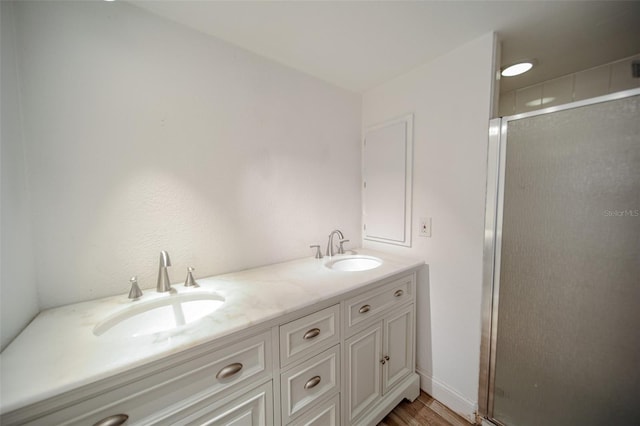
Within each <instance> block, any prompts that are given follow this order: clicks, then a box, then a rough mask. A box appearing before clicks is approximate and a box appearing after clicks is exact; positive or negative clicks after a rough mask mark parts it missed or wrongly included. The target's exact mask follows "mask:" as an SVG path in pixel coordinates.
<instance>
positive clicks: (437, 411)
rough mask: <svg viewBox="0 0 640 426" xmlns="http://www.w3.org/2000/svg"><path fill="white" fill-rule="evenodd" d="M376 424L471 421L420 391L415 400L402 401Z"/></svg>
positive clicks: (443, 425)
mask: <svg viewBox="0 0 640 426" xmlns="http://www.w3.org/2000/svg"><path fill="white" fill-rule="evenodd" d="M378 426H471V423H469V422H468V421H466V420H465V419H464V418H462V417H460V416H459V415H457V414H456V413H454V412H453V411H451V410H450V409H448V408H447V407H445V406H444V405H442V404H441V403H440V402H438V401H436V400H435V399H433V398H432V397H431V396H429V395H427V394H426V393H424V392H422V391H421V392H420V396H419V397H418V398H417V399H416V400H415V401H413V402H408V401H407V400H404V401H402V402H401V403H400V404H399V405H398V406H397V407H396V408H394V409H393V411H392V412H390V413H389V415H388V416H387V417H385V418H384V419H382V421H381V422H380V423H378Z"/></svg>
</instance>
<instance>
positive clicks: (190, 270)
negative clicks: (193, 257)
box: [184, 266, 200, 287]
mask: <svg viewBox="0 0 640 426" xmlns="http://www.w3.org/2000/svg"><path fill="white" fill-rule="evenodd" d="M195 270H196V268H194V267H193V266H189V267H188V268H187V278H186V279H185V280H184V286H185V287H200V286H199V285H198V283H197V282H196V280H195V279H194V278H193V271H195Z"/></svg>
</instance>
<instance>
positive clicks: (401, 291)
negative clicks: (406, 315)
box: [393, 290, 404, 297]
mask: <svg viewBox="0 0 640 426" xmlns="http://www.w3.org/2000/svg"><path fill="white" fill-rule="evenodd" d="M403 294H404V291H403V290H396V292H395V293H393V295H394V296H395V297H400V296H402V295H403Z"/></svg>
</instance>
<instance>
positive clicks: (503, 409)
mask: <svg viewBox="0 0 640 426" xmlns="http://www.w3.org/2000/svg"><path fill="white" fill-rule="evenodd" d="M504 191H505V197H504V210H503V212H504V216H503V226H502V251H501V253H500V255H501V268H500V290H499V314H498V334H497V349H496V368H495V392H494V411H493V417H494V418H495V419H497V420H499V421H500V422H502V423H504V424H506V425H513V426H515V425H518V426H528V425H531V426H539V425H545V426H550V425H562V426H566V425H580V426H585V425H599V426H600V425H616V426H619V425H638V424H640V97H639V96H635V97H632V98H627V99H622V100H617V101H611V102H606V103H600V104H596V105H591V106H586V107H581V108H575V109H571V110H566V111H560V112H556V113H552V114H545V115H540V116H536V117H531V118H526V119H521V120H517V121H511V122H509V124H508V132H507V145H506V172H505V187H504Z"/></svg>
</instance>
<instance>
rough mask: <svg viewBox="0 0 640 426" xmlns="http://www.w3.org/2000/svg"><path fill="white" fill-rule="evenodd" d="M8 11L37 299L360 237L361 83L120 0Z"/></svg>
mask: <svg viewBox="0 0 640 426" xmlns="http://www.w3.org/2000/svg"><path fill="white" fill-rule="evenodd" d="M15 9H16V22H17V35H18V41H19V52H20V55H21V57H20V73H21V80H22V95H23V107H24V111H25V126H24V127H25V140H26V144H27V163H28V166H29V167H28V169H29V171H30V175H29V183H30V192H31V194H32V204H33V232H34V235H35V238H34V242H35V243H34V246H35V259H36V268H35V271H36V276H37V282H38V289H39V293H40V301H41V305H42V307H45V308H46V307H52V306H57V305H62V304H68V303H72V302H77V301H82V300H87V299H93V298H96V297H101V296H106V295H112V294H118V293H126V292H127V291H128V280H129V277H130V276H132V275H138V276H139V281H140V283H141V286H142V287H143V288H153V287H155V283H156V273H157V264H158V263H157V262H158V255H159V251H160V250H163V249H165V250H167V251H168V252H169V254H170V256H171V260H172V263H173V267H172V268H170V270H169V275H170V277H171V280H172V282H181V281H183V280H184V277H185V275H186V268H187V266H189V265H192V266H194V267H195V268H196V277H198V276H206V275H212V274H219V273H223V272H226V271H232V270H239V269H244V268H249V267H254V266H258V265H262V264H268V263H275V262H278V261H284V260H287V259H291V258H296V257H303V256H311V255H312V251H311V250H310V249H309V245H310V244H314V243H320V244H324V243H325V241H326V237H327V235H328V234H329V232H330V231H331V230H332V229H334V228H340V229H342V230H343V231H344V233H345V235H346V236H347V238H350V239H351V240H353V241H357V240H358V239H359V238H360V236H361V233H360V226H359V222H360V195H359V194H360V184H359V164H360V148H359V138H360V116H361V98H360V96H359V95H357V94H354V93H351V92H347V91H345V90H343V89H339V88H336V87H334V86H331V85H329V84H327V83H324V82H322V81H320V80H317V79H315V78H312V77H310V76H307V75H305V74H302V73H300V72H297V71H294V70H291V69H289V68H286V67H284V66H281V65H278V64H276V63H273V62H271V61H268V60H266V59H264V58H261V57H259V56H256V55H254V54H250V53H248V52H246V51H243V50H241V49H238V48H236V47H233V46H231V45H229V44H226V43H224V42H222V41H220V40H217V39H214V38H211V37H209V36H205V35H202V34H199V33H196V32H194V31H192V30H190V29H187V28H186V27H183V26H180V25H178V24H175V23H172V22H170V21H166V20H164V19H162V18H160V17H157V16H155V15H152V14H150V13H149V12H147V11H143V10H142V9H139V8H136V7H135V6H132V5H130V4H126V3H123V2H112V3H108V2H19V3H17V4H16V5H15ZM3 285H4V284H3ZM9 302H10V301H9ZM4 316H5V315H4V311H3V318H2V319H3V322H4Z"/></svg>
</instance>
